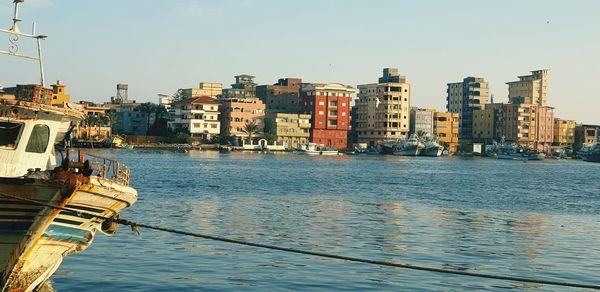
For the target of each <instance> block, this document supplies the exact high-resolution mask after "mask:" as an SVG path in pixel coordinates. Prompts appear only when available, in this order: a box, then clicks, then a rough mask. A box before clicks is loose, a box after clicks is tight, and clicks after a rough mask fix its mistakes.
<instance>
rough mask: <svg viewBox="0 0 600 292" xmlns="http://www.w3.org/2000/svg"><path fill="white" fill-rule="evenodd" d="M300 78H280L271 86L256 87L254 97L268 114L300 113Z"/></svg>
mask: <svg viewBox="0 0 600 292" xmlns="http://www.w3.org/2000/svg"><path fill="white" fill-rule="evenodd" d="M300 84H302V79H300V78H281V79H279V80H278V81H277V83H275V84H273V85H260V86H257V87H256V96H257V97H258V98H260V99H261V100H262V101H263V102H264V103H265V106H266V111H267V112H268V113H298V112H299V111H300Z"/></svg>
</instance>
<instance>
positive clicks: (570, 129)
mask: <svg viewBox="0 0 600 292" xmlns="http://www.w3.org/2000/svg"><path fill="white" fill-rule="evenodd" d="M576 126H577V124H576V123H575V121H574V120H563V119H559V118H555V119H554V145H556V146H573V143H575V127H576Z"/></svg>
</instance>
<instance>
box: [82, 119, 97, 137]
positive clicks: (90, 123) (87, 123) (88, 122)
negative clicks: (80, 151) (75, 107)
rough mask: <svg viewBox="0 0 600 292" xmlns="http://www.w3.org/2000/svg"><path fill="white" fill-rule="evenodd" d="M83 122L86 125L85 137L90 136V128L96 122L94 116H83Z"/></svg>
mask: <svg viewBox="0 0 600 292" xmlns="http://www.w3.org/2000/svg"><path fill="white" fill-rule="evenodd" d="M83 122H84V124H85V127H86V136H87V137H86V138H88V139H89V138H90V129H92V128H93V127H94V124H96V116H94V115H88V116H86V117H85V119H83Z"/></svg>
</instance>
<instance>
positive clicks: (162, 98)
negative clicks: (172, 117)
mask: <svg viewBox="0 0 600 292" xmlns="http://www.w3.org/2000/svg"><path fill="white" fill-rule="evenodd" d="M172 103H173V97H172V96H170V95H167V94H159V95H158V105H162V106H163V107H165V109H166V110H167V111H168V110H170V109H171V104H172Z"/></svg>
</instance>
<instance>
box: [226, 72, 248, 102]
mask: <svg viewBox="0 0 600 292" xmlns="http://www.w3.org/2000/svg"><path fill="white" fill-rule="evenodd" d="M254 78H256V77H254V76H252V75H244V74H242V75H238V76H235V83H233V84H231V88H228V89H225V90H223V97H225V98H245V97H256V82H254Z"/></svg>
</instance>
